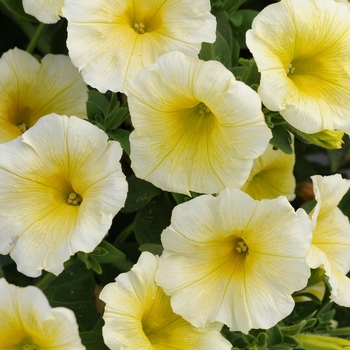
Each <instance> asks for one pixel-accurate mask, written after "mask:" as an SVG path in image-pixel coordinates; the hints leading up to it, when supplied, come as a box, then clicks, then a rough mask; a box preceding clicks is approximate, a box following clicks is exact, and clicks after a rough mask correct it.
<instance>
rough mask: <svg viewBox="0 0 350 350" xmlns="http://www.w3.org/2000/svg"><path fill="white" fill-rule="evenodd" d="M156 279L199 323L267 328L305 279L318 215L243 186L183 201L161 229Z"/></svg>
mask: <svg viewBox="0 0 350 350" xmlns="http://www.w3.org/2000/svg"><path fill="white" fill-rule="evenodd" d="M161 238H162V243H163V246H164V252H163V254H162V256H161V257H160V261H159V268H158V271H157V273H156V282H157V283H158V284H159V285H160V286H161V287H162V288H163V289H164V291H165V293H166V294H167V295H170V296H171V306H172V308H173V310H174V312H176V313H177V314H179V315H181V316H182V317H183V318H184V319H185V320H187V321H189V322H190V323H192V324H193V325H194V326H196V327H203V326H204V325H205V324H206V322H208V321H209V322H214V321H218V322H222V323H225V324H227V325H228V326H229V327H230V329H231V330H233V331H241V332H244V333H247V332H248V331H249V330H250V329H252V328H262V329H267V328H270V327H272V326H274V325H275V324H276V323H277V322H279V321H280V320H282V319H283V318H285V317H286V316H288V315H289V314H290V313H291V312H292V310H293V307H294V301H293V298H292V296H291V294H292V293H293V292H294V291H296V290H300V289H301V288H303V287H305V286H306V284H307V280H308V277H309V275H310V269H309V267H308V265H307V263H306V256H307V253H308V251H309V249H310V243H311V222H310V219H309V218H308V216H307V214H306V213H305V211H303V210H298V211H297V212H295V211H294V209H293V208H292V206H291V205H290V203H289V202H288V200H287V199H286V198H285V197H282V196H281V197H279V198H276V199H272V200H262V201H256V200H253V199H252V198H251V197H249V196H248V195H247V194H245V193H243V192H242V191H240V190H237V189H233V190H228V189H227V190H223V191H221V192H220V194H219V196H218V197H213V196H211V195H202V196H199V197H196V198H194V199H192V200H190V201H188V202H185V203H182V204H180V205H178V206H176V207H175V208H174V210H173V214H172V219H171V224H170V226H169V227H168V228H166V229H165V230H164V231H163V233H162V236H161Z"/></svg>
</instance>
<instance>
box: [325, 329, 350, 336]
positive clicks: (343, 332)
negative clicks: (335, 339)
mask: <svg viewBox="0 0 350 350" xmlns="http://www.w3.org/2000/svg"><path fill="white" fill-rule="evenodd" d="M327 334H330V335H349V334H350V327H344V328H336V329H332V330H328V331H327Z"/></svg>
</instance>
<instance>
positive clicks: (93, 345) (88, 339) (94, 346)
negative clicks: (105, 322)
mask: <svg viewBox="0 0 350 350" xmlns="http://www.w3.org/2000/svg"><path fill="white" fill-rule="evenodd" d="M80 338H81V342H82V343H83V345H85V347H86V350H108V349H109V348H108V347H107V346H106V345H105V343H104V341H103V337H102V334H101V333H97V332H82V333H80Z"/></svg>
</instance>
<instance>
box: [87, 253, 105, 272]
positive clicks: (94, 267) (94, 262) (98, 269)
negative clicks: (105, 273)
mask: <svg viewBox="0 0 350 350" xmlns="http://www.w3.org/2000/svg"><path fill="white" fill-rule="evenodd" d="M88 262H89V264H90V268H91V269H92V270H93V271H95V272H96V273H97V274H98V275H101V273H102V267H101V265H100V264H99V262H98V261H97V260H96V259H95V257H94V256H93V255H92V254H91V255H90V256H89V258H88ZM87 268H89V267H87Z"/></svg>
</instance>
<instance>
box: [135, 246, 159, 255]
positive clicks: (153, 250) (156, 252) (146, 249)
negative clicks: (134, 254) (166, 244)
mask: <svg viewBox="0 0 350 350" xmlns="http://www.w3.org/2000/svg"><path fill="white" fill-rule="evenodd" d="M139 251H140V252H150V253H152V254H153V255H159V256H161V255H162V253H163V246H162V245H160V244H152V243H146V244H142V245H140V247H139Z"/></svg>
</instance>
